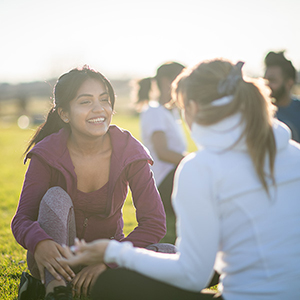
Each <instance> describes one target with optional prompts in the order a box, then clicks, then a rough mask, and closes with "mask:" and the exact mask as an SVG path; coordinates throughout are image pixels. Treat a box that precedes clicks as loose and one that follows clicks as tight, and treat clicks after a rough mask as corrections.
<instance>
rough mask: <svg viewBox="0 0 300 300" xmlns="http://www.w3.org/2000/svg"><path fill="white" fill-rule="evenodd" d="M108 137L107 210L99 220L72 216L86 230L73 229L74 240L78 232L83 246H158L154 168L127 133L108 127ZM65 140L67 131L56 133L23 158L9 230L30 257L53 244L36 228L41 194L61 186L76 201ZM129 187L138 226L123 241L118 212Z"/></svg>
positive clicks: (161, 226)
mask: <svg viewBox="0 0 300 300" xmlns="http://www.w3.org/2000/svg"><path fill="white" fill-rule="evenodd" d="M108 132H109V134H110V138H111V144H112V154H111V164H110V174H109V182H108V194H107V205H106V210H105V213H104V214H102V215H99V214H96V213H95V214H92V215H91V214H90V215H88V216H87V215H85V213H84V212H81V211H76V212H75V218H76V224H82V226H85V230H83V228H78V226H77V234H78V233H79V232H80V233H79V235H81V236H79V237H80V238H84V239H85V240H86V241H87V242H89V241H92V240H95V239H99V238H114V239H116V240H118V241H125V240H126V241H131V242H132V243H133V245H134V246H137V247H146V246H148V245H150V244H153V243H158V242H159V241H160V240H161V239H162V238H163V237H164V235H165V234H166V225H165V222H166V218H165V212H164V208H163V204H162V202H161V199H160V196H159V193H158V191H157V188H156V186H155V181H154V178H153V173H152V172H151V170H150V166H149V164H152V163H153V161H152V158H151V157H150V155H149V154H148V152H147V150H146V148H144V146H143V145H142V144H141V143H140V142H139V141H138V140H136V139H135V138H134V137H133V136H132V135H131V134H130V133H129V132H128V131H125V130H122V129H120V128H118V127H117V126H115V125H111V126H110V127H109V131H108ZM69 134H70V133H69V130H67V129H61V130H60V131H59V132H58V133H54V134H51V135H49V136H47V137H46V138H44V139H43V140H42V141H40V142H39V143H37V144H36V145H35V146H34V147H33V148H32V150H31V151H30V152H29V153H28V154H27V156H26V158H25V162H26V160H27V159H28V158H30V159H31V161H30V164H29V167H28V170H27V172H26V175H25V180H24V185H23V189H22V193H21V196H20V201H19V206H18V209H17V212H16V214H15V216H14V218H13V220H12V224H11V228H12V232H13V234H14V236H15V239H16V240H17V242H18V243H19V244H20V245H22V246H23V247H24V248H25V249H28V250H29V251H30V252H31V253H34V251H35V247H36V245H37V244H38V243H39V242H40V241H42V240H45V239H52V238H51V237H50V236H48V235H47V234H46V232H45V231H44V230H43V229H42V228H41V227H40V225H39V223H38V222H37V217H38V210H39V204H40V201H41V199H42V197H43V195H44V194H45V193H46V191H47V190H48V189H49V188H51V187H53V186H60V187H62V188H63V189H64V190H65V191H66V192H67V193H68V194H69V195H70V197H71V199H75V197H76V191H77V177H76V173H75V171H74V166H73V163H72V160H71V158H70V154H69V151H68V148H67V141H68V137H69ZM95 167H97V166H95ZM99 167H101V166H99ZM128 185H129V187H130V190H131V192H132V198H133V202H134V205H135V208H136V218H137V222H138V226H137V227H136V228H135V229H134V230H133V231H132V232H131V233H130V234H129V235H128V236H127V237H126V238H125V237H124V234H123V224H124V223H123V217H122V207H123V204H124V201H125V199H126V196H127V192H128ZM78 231H79V232H78Z"/></svg>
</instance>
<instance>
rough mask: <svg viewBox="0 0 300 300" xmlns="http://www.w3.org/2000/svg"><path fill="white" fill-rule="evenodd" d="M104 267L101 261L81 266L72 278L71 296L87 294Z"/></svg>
mask: <svg viewBox="0 0 300 300" xmlns="http://www.w3.org/2000/svg"><path fill="white" fill-rule="evenodd" d="M106 269H107V267H106V266H105V265H104V264H103V263H100V264H96V265H92V266H87V267H85V268H83V269H82V270H81V271H80V272H79V273H78V274H76V276H75V277H74V278H73V280H72V287H73V290H72V293H73V296H81V295H83V296H88V295H89V293H90V291H91V288H92V287H93V285H94V284H95V281H96V279H97V278H98V276H99V275H100V274H101V273H102V272H104V271H105V270H106Z"/></svg>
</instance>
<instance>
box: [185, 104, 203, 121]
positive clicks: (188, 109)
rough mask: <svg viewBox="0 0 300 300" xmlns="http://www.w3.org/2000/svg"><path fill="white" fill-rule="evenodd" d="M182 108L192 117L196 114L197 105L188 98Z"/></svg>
mask: <svg viewBox="0 0 300 300" xmlns="http://www.w3.org/2000/svg"><path fill="white" fill-rule="evenodd" d="M184 109H185V110H186V112H187V113H188V114H189V115H190V116H191V117H192V118H194V117H195V116H196V115H197V114H198V111H199V106H198V103H197V102H196V101H195V100H189V101H188V103H187V104H186V105H185V107H184Z"/></svg>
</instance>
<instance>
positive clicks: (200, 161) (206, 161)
mask: <svg viewBox="0 0 300 300" xmlns="http://www.w3.org/2000/svg"><path fill="white" fill-rule="evenodd" d="M217 162H218V156H217V155H215V154H213V153H211V152H209V151H206V150H204V149H202V150H198V151H196V152H193V153H190V154H188V155H187V156H186V157H185V158H184V159H183V160H182V161H181V162H180V164H179V166H178V173H180V174H181V175H180V176H181V177H190V176H193V175H196V174H202V175H203V174H205V175H206V176H209V173H211V172H213V171H215V170H216V169H217V168H216V167H217ZM202 175H201V176H202Z"/></svg>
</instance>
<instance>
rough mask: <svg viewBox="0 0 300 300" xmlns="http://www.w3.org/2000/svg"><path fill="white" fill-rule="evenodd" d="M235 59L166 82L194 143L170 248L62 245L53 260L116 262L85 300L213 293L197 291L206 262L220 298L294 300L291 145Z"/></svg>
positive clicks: (294, 152)
mask: <svg viewBox="0 0 300 300" xmlns="http://www.w3.org/2000/svg"><path fill="white" fill-rule="evenodd" d="M242 65H243V63H241V62H239V63H238V64H236V65H233V64H232V63H230V62H229V61H226V60H223V59H217V60H213V61H205V62H203V63H200V64H199V65H196V66H195V67H194V68H192V69H189V70H187V71H185V72H184V73H183V74H181V75H180V76H179V77H178V78H177V79H176V81H175V83H174V91H175V95H176V97H177V100H178V101H179V103H181V105H182V107H183V109H184V115H185V120H186V122H187V124H188V125H189V127H190V128H191V132H192V137H193V139H194V140H195V142H196V143H197V145H198V147H199V150H198V151H197V152H196V153H193V154H190V155H188V156H187V157H186V158H184V159H183V161H182V162H181V163H180V165H179V167H178V169H177V171H176V175H175V182H174V190H173V196H172V197H173V205H174V209H175V213H176V215H177V218H178V219H177V230H178V239H177V241H176V245H177V247H178V252H177V253H175V254H166V253H155V252H151V251H149V250H145V249H139V248H134V247H133V246H132V245H131V244H130V243H120V242H117V241H109V240H98V241H95V242H93V243H89V244H85V242H84V241H77V242H76V244H75V245H76V246H75V247H74V249H72V250H73V251H74V253H75V254H72V253H71V252H70V250H69V249H68V248H65V253H64V255H65V256H66V257H67V258H66V259H65V260H61V264H65V263H67V264H69V265H77V264H95V263H99V262H105V263H112V262H114V263H117V264H118V265H119V266H120V268H119V269H115V270H109V271H106V272H104V273H102V275H100V276H99V278H98V280H97V282H96V284H95V288H94V290H93V292H92V299H100V298H101V299H102V297H103V299H146V300H147V299H172V300H174V299H178V300H179V299H181V300H182V299H185V300H186V299H209V297H211V299H212V297H213V296H212V295H205V294H204V293H202V292H201V291H202V289H203V288H205V287H206V286H207V284H208V282H209V281H210V279H211V277H212V274H213V272H214V269H215V270H216V271H218V272H219V273H220V282H219V285H218V289H219V292H220V293H221V294H222V295H221V296H215V297H219V299H225V300H240V299H243V300H250V299H251V300H254V299H259V300H261V299H263V300H271V299H272V300H274V299H278V300H280V299H295V300H296V299H299V297H300V284H299V282H300V243H299V241H300V225H299V220H300V145H299V144H298V143H296V142H295V141H293V140H291V133H290V130H289V129H288V127H287V126H286V125H284V124H283V123H281V122H280V121H278V120H277V119H275V118H274V110H275V106H273V105H272V103H271V101H270V99H269V98H268V97H267V96H264V94H263V91H261V90H260V89H259V88H258V84H256V83H255V82H253V81H251V80H246V79H244V78H243V76H242V73H241V68H242ZM214 299H215V298H214Z"/></svg>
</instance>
